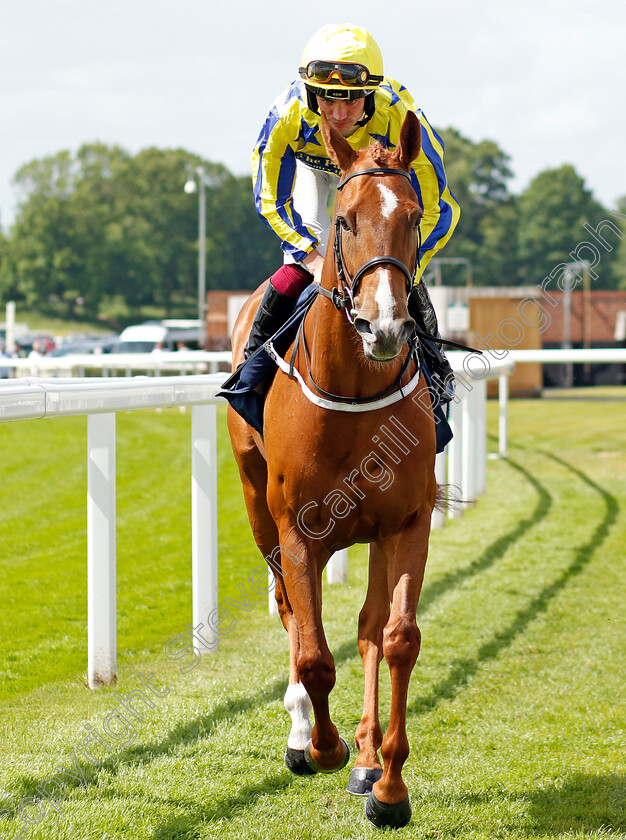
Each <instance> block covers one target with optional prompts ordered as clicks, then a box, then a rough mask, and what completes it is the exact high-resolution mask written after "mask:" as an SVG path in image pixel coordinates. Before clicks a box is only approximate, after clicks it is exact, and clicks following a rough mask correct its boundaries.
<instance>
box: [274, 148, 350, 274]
mask: <svg viewBox="0 0 626 840" xmlns="http://www.w3.org/2000/svg"><path fill="white" fill-rule="evenodd" d="M338 183H339V178H338V177H337V176H336V175H333V173H332V172H324V171H323V170H321V169H311V167H310V166H307V165H306V164H304V163H302V161H300V160H296V183H295V185H294V188H293V208H294V211H295V212H296V213H298V214H299V216H300V218H301V219H302V221H303V222H304V224H305V225H306V226H307V227H308V228H309V230H311V231H312V232H313V233H314V234H315V236H317V238H318V239H319V244H318V246H317V250H318V251H319V252H320V254H321V255H322V256H324V254H325V253H326V245H327V243H328V237H329V235H330V224H331V222H330V216H329V215H328V198H329V196H330V190H331V187H332V186H333V185H335V184H338ZM284 262H285V263H286V264H291V263H294V262H295V260H294V258H293V257H291V256H289V255H288V254H285V259H284Z"/></svg>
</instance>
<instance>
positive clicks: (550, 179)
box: [519, 164, 615, 289]
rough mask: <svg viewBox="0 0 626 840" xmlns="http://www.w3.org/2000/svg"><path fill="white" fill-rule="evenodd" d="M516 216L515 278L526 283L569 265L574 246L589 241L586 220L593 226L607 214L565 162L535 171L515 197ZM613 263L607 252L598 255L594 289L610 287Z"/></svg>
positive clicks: (612, 278) (533, 283)
mask: <svg viewBox="0 0 626 840" xmlns="http://www.w3.org/2000/svg"><path fill="white" fill-rule="evenodd" d="M519 213H520V218H519V260H520V275H521V277H522V279H523V280H524V282H526V283H528V284H531V285H537V284H538V283H541V281H542V280H543V278H544V277H546V276H547V275H548V274H549V273H550V271H552V270H553V269H554V268H556V267H557V266H558V265H559V264H561V263H567V262H571V261H572V259H573V257H572V256H571V254H572V252H574V251H575V249H576V246H577V244H578V243H580V242H582V241H584V240H585V239H588V238H589V237H588V234H587V232H586V231H585V228H584V227H583V225H584V224H585V222H588V223H589V224H591V225H595V224H597V223H598V222H599V221H600V220H601V219H602V218H604V217H606V215H607V211H606V210H605V208H604V207H602V205H601V204H600V203H599V202H597V201H596V200H595V198H594V197H593V195H592V193H591V192H590V191H589V190H588V189H586V187H585V182H584V179H583V178H581V177H580V176H579V175H578V174H577V172H576V170H575V169H574V167H573V166H570V165H569V164H566V165H564V166H561V167H559V168H558V169H547V170H545V171H544V172H540V173H539V175H537V176H536V177H535V178H534V179H533V180H532V181H531V183H530V185H529V187H528V188H527V189H526V190H525V191H524V192H523V193H522V195H521V196H520V199H519ZM613 261H614V260H613V258H612V255H611V254H607V255H606V256H603V257H602V265H601V266H599V268H598V269H597V271H598V273H599V275H600V277H599V279H598V280H597V281H595V283H594V288H604V289H606V288H613V287H614V286H615V278H614V275H613V272H612V269H611V263H612V262H613Z"/></svg>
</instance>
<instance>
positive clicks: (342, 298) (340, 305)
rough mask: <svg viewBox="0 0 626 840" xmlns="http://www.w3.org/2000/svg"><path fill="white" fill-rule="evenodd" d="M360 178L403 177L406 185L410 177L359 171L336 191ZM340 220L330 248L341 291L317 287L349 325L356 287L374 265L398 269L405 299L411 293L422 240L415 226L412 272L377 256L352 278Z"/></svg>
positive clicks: (383, 171)
mask: <svg viewBox="0 0 626 840" xmlns="http://www.w3.org/2000/svg"><path fill="white" fill-rule="evenodd" d="M359 175H380V176H383V177H384V176H385V175H402V177H403V178H406V179H407V180H408V181H409V183H411V176H410V175H409V173H408V172H404V170H402V169H391V168H390V167H376V168H373V169H360V170H359V171H358V172H352V173H351V174H350V175H347V176H346V177H345V178H344V179H343V181H340V182H339V184H338V185H337V191H338V192H340V191H341V190H342V189H343V188H344V187H345V185H346V184H347V183H348V181H350V179H351V178H356V177H357V176H359ZM342 221H343V219H342V217H341V216H340V215H339V213H338V212H337V215H336V216H335V242H334V246H333V249H334V252H335V263H336V266H337V277H338V279H339V283H340V285H341V290H340V289H336V288H335V289H332V290H331V291H330V292H328V291H327V290H326V289H323V288H320V292H321V293H322V294H324V295H325V296H326V297H329V298H330V299H331V300H332V302H333V303H334V304H335V306H336V308H337V309H345V310H346V315H347V317H348V320H349V321H350V323H354V318H353V314H352V313H353V311H354V297H355V295H356V293H357V291H358V287H359V284H360V282H361V279H362V278H363V275H364V274H365V272H367V271H369V270H370V269H371V268H374V267H375V266H377V265H393V266H395V267H396V268H399V269H400V271H401V272H402V273H403V274H404V278H405V280H406V294H407V298H408V296H409V292H410V291H411V288H412V286H413V280H414V278H415V272H416V271H417V269H418V266H419V264H420V249H421V247H422V237H421V230H420V228H419V226H418V229H417V253H416V255H415V267H414V268H413V271H410V270H409V269H408V268H407V267H406V265H405V264H404V263H403V262H402V260H399V259H397V258H396V257H392V256H379V257H371V258H370V259H369V260H366V262H364V263H363V265H362V266H361V267H360V268H359V269H357V271H356V273H355V275H354V277H351V276H350V272H349V271H348V267H347V266H346V261H345V259H344V256H343V247H342V242H341V231H342ZM348 307H349V308H348Z"/></svg>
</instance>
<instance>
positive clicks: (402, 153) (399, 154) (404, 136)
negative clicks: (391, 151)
mask: <svg viewBox="0 0 626 840" xmlns="http://www.w3.org/2000/svg"><path fill="white" fill-rule="evenodd" d="M421 148H422V127H421V125H420V121H419V119H418V117H417V115H416V114H415V113H413V111H407V114H406V117H405V118H404V122H403V123H402V128H401V129H400V140H399V142H398V145H397V147H396V159H397V161H398V164H399V165H400V166H402V167H403V168H404V169H406V170H407V172H408V171H409V170H410V169H411V164H412V163H413V161H414V160H415V158H416V157H417V156H418V155H419V153H420V149H421Z"/></svg>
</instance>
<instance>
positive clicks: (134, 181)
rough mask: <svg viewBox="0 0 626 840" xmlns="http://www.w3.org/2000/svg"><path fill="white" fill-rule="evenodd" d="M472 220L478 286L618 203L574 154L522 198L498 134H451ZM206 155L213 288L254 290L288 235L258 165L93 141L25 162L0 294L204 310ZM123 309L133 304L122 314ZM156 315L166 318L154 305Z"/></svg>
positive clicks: (67, 308) (625, 280) (529, 266)
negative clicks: (191, 180) (261, 188)
mask: <svg viewBox="0 0 626 840" xmlns="http://www.w3.org/2000/svg"><path fill="white" fill-rule="evenodd" d="M441 135H442V138H443V140H444V142H445V146H446V154H445V163H446V171H447V176H448V181H449V183H450V186H451V189H452V191H453V192H454V194H455V195H456V197H457V199H458V201H459V203H460V205H461V220H460V223H459V225H458V228H457V230H456V231H455V233H454V235H453V237H452V239H451V240H450V242H449V244H448V245H447V246H446V248H445V251H444V252H443V253H442V254H441V256H442V257H443V258H450V257H453V258H459V257H461V258H464V259H468V260H470V261H471V264H472V274H473V280H474V283H475V284H476V285H490V286H498V285H507V286H509V285H516V284H519V283H530V284H536V283H538V282H540V281H541V280H542V278H543V277H544V276H545V275H546V274H547V273H548V272H549V271H550V270H551V269H552V268H554V267H555V266H556V265H558V263H560V262H564V261H569V260H570V257H569V254H570V252H571V251H572V250H573V249H574V248H575V247H576V245H577V244H578V243H579V242H581V241H583V240H584V239H585V238H586V236H587V234H586V232H585V231H584V229H583V227H582V225H583V223H584V222H589V223H590V224H595V223H597V222H598V221H599V220H600V219H602V218H607V211H606V210H605V209H604V208H603V207H602V206H601V205H600V204H599V203H598V202H597V201H596V200H595V199H594V198H593V196H592V194H591V193H590V191H589V190H587V189H586V188H585V185H584V181H583V179H582V178H581V177H580V176H579V175H578V174H577V173H576V172H575V171H574V169H573V168H572V167H571V166H562V167H561V168H559V169H555V170H547V171H545V172H542V173H540V174H539V175H538V176H537V177H536V178H535V179H534V180H533V182H532V183H531V184H530V186H529V187H528V188H527V189H526V190H525V191H524V192H523V193H522V195H521V196H519V197H516V196H514V195H511V193H510V192H509V187H508V184H509V181H510V179H511V177H512V171H511V168H510V158H509V156H508V155H507V154H506V152H504V151H503V150H502V149H501V148H500V147H499V146H498V145H497V143H495V142H494V141H492V140H481V141H479V142H474V141H472V140H469V139H468V138H466V137H464V136H463V135H461V134H460V133H459V132H458V131H457V130H456V129H454V128H448V129H446V130H444V131H442V132H441ZM200 165H201V166H203V167H204V170H205V173H206V175H207V177H208V186H207V189H206V229H207V235H206V251H207V261H206V286H207V289H208V290H211V289H233V290H236V289H253V288H255V287H256V286H258V284H259V283H260V282H262V281H263V280H264V279H265V278H266V277H268V276H269V275H270V274H271V273H272V272H273V271H274V270H275V269H276V267H277V265H278V264H279V262H280V258H281V254H280V249H279V246H278V242H277V240H276V238H275V236H274V234H273V233H271V231H269V230H268V229H267V228H266V227H265V225H264V224H263V223H262V222H261V221H260V220H259V219H258V217H257V215H256V212H255V209H254V204H253V196H252V185H251V182H250V179H249V178H248V177H235V176H234V175H232V174H231V173H230V172H228V170H227V169H226V168H225V167H224V166H222V165H220V164H217V163H210V162H208V161H204V160H202V159H201V158H200V157H198V156H197V155H194V154H192V153H190V152H187V151H185V150H184V149H165V150H164V149H157V148H148V149H144V150H142V151H140V152H139V153H138V154H136V155H131V154H129V153H128V152H127V151H125V150H124V149H122V148H120V147H119V146H107V145H105V144H103V143H91V144H86V145H84V146H82V147H81V148H80V149H79V150H78V151H77V152H76V153H72V152H70V151H67V150H64V151H60V152H58V153H57V154H56V155H52V156H50V157H46V158H42V159H39V160H33V161H31V162H30V163H27V164H25V165H24V166H23V167H22V168H21V169H20V170H19V171H18V172H17V174H16V176H15V185H16V187H17V190H18V194H19V208H18V214H17V218H16V222H15V224H14V226H13V228H12V230H11V232H10V235H9V236H8V237H7V238H5V237H3V236H2V234H0V300H2V301H6V300H10V299H13V300H17V301H19V302H20V303H21V304H22V306H23V307H26V308H37V309H39V310H40V311H47V312H49V313H50V314H54V315H57V316H59V315H65V316H66V317H70V318H72V317H74V316H75V315H77V314H79V315H80V316H81V317H83V318H87V319H89V318H92V319H93V318H95V317H96V316H98V314H99V313H102V315H104V313H109V312H110V311H111V309H112V306H117V303H115V302H119V301H122V302H123V304H124V307H125V312H126V316H128V317H130V318H131V320H133V318H134V317H135V318H136V317H141V316H140V312H142V311H143V312H144V313H147V312H151V313H162V314H163V315H167V314H176V315H179V316H187V317H190V316H193V315H194V314H195V313H196V312H197V271H198V268H197V266H198V241H197V240H198V204H199V203H198V198H197V196H194V195H187V194H186V193H184V192H183V189H182V187H183V184H184V182H185V180H186V179H187V177H188V176H189V174H190V173H191V172H192V171H193V170H195V169H196V168H197V167H198V166H200ZM623 209H624V208H623ZM442 273H443V278H444V282H445V283H446V284H453V285H464V284H465V282H466V280H467V272H466V269H465V267H461V266H455V265H443V272H442ZM619 284H621V285H622V287H624V288H626V242H623V243H621V245H620V247H619V249H618V248H616V249H615V250H614V252H612V253H610V254H607V255H604V254H603V259H602V266H601V271H600V278H599V280H597V281H595V288H613V287H616V286H618V285H619ZM119 314H120V315H121V317H122V318H124V317H125V316H124V315H123V314H122V313H119ZM152 317H158V314H157V315H154V314H152Z"/></svg>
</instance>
